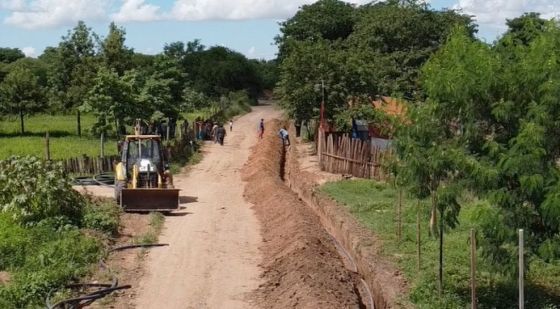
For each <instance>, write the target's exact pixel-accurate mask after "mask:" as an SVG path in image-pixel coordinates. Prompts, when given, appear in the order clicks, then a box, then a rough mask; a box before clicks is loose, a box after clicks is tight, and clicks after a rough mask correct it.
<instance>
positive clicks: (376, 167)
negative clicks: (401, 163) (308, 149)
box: [317, 96, 406, 180]
mask: <svg viewBox="0 0 560 309" xmlns="http://www.w3.org/2000/svg"><path fill="white" fill-rule="evenodd" d="M350 104H352V103H350ZM371 106H372V108H375V109H376V110H378V111H381V112H382V113H384V114H385V115H386V116H388V117H397V118H400V119H402V120H403V121H404V119H405V114H406V104H405V102H404V101H401V100H399V99H396V98H391V97H385V96H381V97H378V98H377V99H376V100H374V101H372V102H371ZM394 131H395V129H394V127H393V123H392V122H391V121H379V122H370V121H367V120H364V119H352V130H351V132H350V133H348V132H336V131H334V130H333V127H332V125H331V124H329V123H328V122H327V121H326V119H325V117H324V110H323V107H322V108H321V126H320V128H319V134H318V139H317V148H318V149H317V151H318V154H319V165H320V167H321V169H322V170H324V171H327V172H331V173H340V174H350V175H353V176H355V177H360V178H375V179H380V180H381V179H384V178H385V177H386V175H387V174H386V172H385V171H384V170H383V164H382V163H383V161H384V160H386V158H387V157H390V156H391V152H392V149H391V143H392V138H393V134H394Z"/></svg>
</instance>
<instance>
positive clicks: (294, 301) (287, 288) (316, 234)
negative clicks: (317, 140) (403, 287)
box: [243, 121, 362, 308]
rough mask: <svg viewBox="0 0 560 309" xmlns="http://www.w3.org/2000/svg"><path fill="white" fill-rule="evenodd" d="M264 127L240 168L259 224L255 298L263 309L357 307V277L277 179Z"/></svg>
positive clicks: (274, 143)
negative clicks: (259, 269) (259, 255)
mask: <svg viewBox="0 0 560 309" xmlns="http://www.w3.org/2000/svg"><path fill="white" fill-rule="evenodd" d="M279 126H280V122H279V121H273V122H269V123H268V124H267V127H272V128H274V129H273V130H268V132H267V133H266V135H265V139H264V140H263V141H261V142H260V143H259V144H258V145H257V146H256V147H255V149H254V153H253V154H252V155H251V157H250V160H249V163H248V164H247V166H246V167H245V168H244V170H243V173H244V180H246V181H248V185H247V186H246V190H245V193H246V195H247V198H248V199H249V200H250V201H252V202H253V203H255V206H254V209H255V211H256V214H257V217H258V218H259V220H260V222H261V225H262V233H263V237H264V244H263V245H262V246H261V252H262V254H263V256H264V260H263V263H262V264H261V267H262V268H263V269H264V273H263V275H262V277H263V279H264V283H263V284H261V285H260V287H259V289H258V290H257V291H256V292H255V293H254V294H255V297H256V298H257V303H258V304H259V305H260V306H261V307H263V308H360V307H361V306H362V304H361V300H360V296H359V292H358V288H357V286H358V285H359V283H358V281H357V280H356V279H357V278H356V277H355V276H354V275H353V274H352V273H351V272H350V271H348V270H347V269H346V268H345V266H344V263H343V261H342V259H341V258H340V256H339V254H338V253H337V250H336V248H335V246H334V244H333V242H332V239H331V238H330V236H329V235H328V234H327V233H326V232H325V230H324V229H323V228H322V226H321V223H320V221H319V219H318V217H317V216H316V215H315V214H314V213H313V212H312V211H311V210H310V209H309V208H308V207H307V206H306V205H305V204H304V203H302V202H301V201H300V200H299V199H298V197H297V195H295V194H294V193H293V192H292V191H291V190H290V189H289V188H288V187H286V186H285V184H284V183H283V182H282V179H281V178H280V176H279V172H281V165H282V150H281V147H282V146H281V145H280V143H279V140H278V137H277V136H276V131H277V129H278V128H279Z"/></svg>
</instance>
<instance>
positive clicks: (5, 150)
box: [0, 136, 117, 160]
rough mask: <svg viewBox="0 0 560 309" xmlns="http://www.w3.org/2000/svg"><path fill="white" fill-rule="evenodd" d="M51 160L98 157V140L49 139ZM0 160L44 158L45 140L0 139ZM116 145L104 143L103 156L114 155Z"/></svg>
mask: <svg viewBox="0 0 560 309" xmlns="http://www.w3.org/2000/svg"><path fill="white" fill-rule="evenodd" d="M49 140H50V152H51V158H52V159H55V160H58V159H66V158H73V157H79V156H81V155H87V156H90V157H95V156H99V155H100V152H101V150H100V141H99V139H94V138H88V137H82V138H79V137H77V136H67V137H55V138H49ZM0 144H2V147H0V160H1V159H5V158H7V157H9V156H12V155H20V156H23V155H32V156H36V157H40V158H44V157H45V140H44V138H42V137H38V136H24V137H0ZM116 154H117V143H116V141H114V140H110V141H107V142H106V143H105V155H106V156H109V155H116Z"/></svg>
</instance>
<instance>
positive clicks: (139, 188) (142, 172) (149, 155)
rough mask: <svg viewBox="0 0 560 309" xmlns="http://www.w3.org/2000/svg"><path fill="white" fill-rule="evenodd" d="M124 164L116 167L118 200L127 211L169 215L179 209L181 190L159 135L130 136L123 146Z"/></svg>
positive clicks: (121, 163)
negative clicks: (177, 185)
mask: <svg viewBox="0 0 560 309" xmlns="http://www.w3.org/2000/svg"><path fill="white" fill-rule="evenodd" d="M120 148H121V149H120V152H121V161H120V162H119V163H118V164H117V165H116V167H115V198H116V199H117V203H120V205H121V207H122V208H123V210H125V211H140V212H144V211H161V212H167V211H172V210H176V209H177V208H179V189H175V188H174V187H173V176H172V175H171V172H170V171H169V166H168V162H167V160H166V157H165V156H164V151H163V147H162V143H161V137H160V136H159V135H140V130H139V128H135V135H127V136H126V137H125V140H124V142H123V144H122V146H121V147H120Z"/></svg>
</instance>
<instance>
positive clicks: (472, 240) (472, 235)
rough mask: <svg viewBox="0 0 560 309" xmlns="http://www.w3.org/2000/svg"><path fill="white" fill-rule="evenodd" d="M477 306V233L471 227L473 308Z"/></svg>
mask: <svg viewBox="0 0 560 309" xmlns="http://www.w3.org/2000/svg"><path fill="white" fill-rule="evenodd" d="M476 307H477V301H476V235H475V232H474V229H471V309H476Z"/></svg>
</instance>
